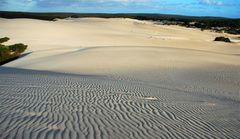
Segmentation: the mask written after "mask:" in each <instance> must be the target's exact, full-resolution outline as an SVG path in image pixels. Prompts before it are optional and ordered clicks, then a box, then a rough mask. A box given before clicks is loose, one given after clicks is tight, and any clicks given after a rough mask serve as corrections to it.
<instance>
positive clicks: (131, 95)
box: [0, 68, 240, 139]
mask: <svg viewBox="0 0 240 139" xmlns="http://www.w3.org/2000/svg"><path fill="white" fill-rule="evenodd" d="M0 103H1V105H0V138H3V139H7V138H9V139H11V138H13V139H15V138H24V139H28V138H29V139H61V138H62V139H63V138H65V139H66V138H72V139H79V138H163V139H168V138H203V139H216V138H236V139H237V138H239V137H240V132H239V127H240V122H239V121H240V115H239V113H240V110H239V106H240V104H239V101H231V100H228V101H222V100H219V99H217V98H211V97H210V98H209V97H208V96H206V95H200V94H195V93H189V92H186V91H184V90H182V91H181V90H175V91H174V89H169V88H167V87H166V88H163V87H159V86H150V85H147V84H144V83H141V82H137V81H136V80H134V81H131V80H127V81H124V79H122V80H118V79H116V78H114V77H105V76H95V75H70V74H60V73H51V72H40V71H31V70H20V69H11V68H0Z"/></svg>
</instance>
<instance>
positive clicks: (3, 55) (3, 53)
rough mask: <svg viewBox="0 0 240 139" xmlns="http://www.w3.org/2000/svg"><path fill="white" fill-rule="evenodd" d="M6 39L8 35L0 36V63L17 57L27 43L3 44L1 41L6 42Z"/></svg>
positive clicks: (25, 47)
mask: <svg viewBox="0 0 240 139" xmlns="http://www.w3.org/2000/svg"><path fill="white" fill-rule="evenodd" d="M8 40H9V38H8V37H4V38H0V65H1V64H2V63H5V62H6V61H9V60H11V59H15V58H17V57H18V56H19V55H20V54H21V53H22V52H24V51H25V50H26V49H27V45H24V44H22V43H18V44H13V45H4V44H3V43H4V42H7V41H8Z"/></svg>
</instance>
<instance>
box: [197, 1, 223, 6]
mask: <svg viewBox="0 0 240 139" xmlns="http://www.w3.org/2000/svg"><path fill="white" fill-rule="evenodd" d="M199 2H200V3H201V4H205V5H217V6H222V5H223V2H222V1H219V0H199Z"/></svg>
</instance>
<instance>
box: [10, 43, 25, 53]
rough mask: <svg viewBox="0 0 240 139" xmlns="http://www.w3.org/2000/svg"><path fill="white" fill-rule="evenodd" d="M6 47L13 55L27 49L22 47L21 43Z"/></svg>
mask: <svg viewBox="0 0 240 139" xmlns="http://www.w3.org/2000/svg"><path fill="white" fill-rule="evenodd" d="M8 47H9V50H10V51H12V52H15V53H22V52H24V51H25V50H26V49H27V45H24V44H22V43H18V44H13V45H9V46H8Z"/></svg>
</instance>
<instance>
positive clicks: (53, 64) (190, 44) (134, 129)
mask: <svg viewBox="0 0 240 139" xmlns="http://www.w3.org/2000/svg"><path fill="white" fill-rule="evenodd" d="M223 35H224V36H227V37H231V38H233V40H234V41H235V40H236V39H235V38H237V37H239V36H234V35H229V34H218V33H214V32H210V31H204V32H202V31H200V30H198V29H190V28H184V27H179V26H163V25H154V24H152V23H151V22H145V21H137V20H132V19H99V18H83V19H65V20H58V21H56V22H50V21H40V20H31V19H11V20H9V19H0V36H7V37H10V38H11V41H10V42H9V43H17V42H22V43H25V44H28V45H29V48H28V50H27V52H32V53H30V54H29V55H27V56H25V57H22V58H20V59H18V60H15V61H13V62H10V63H8V64H5V65H4V66H3V67H2V68H0V92H1V93H0V102H1V104H4V105H2V106H1V108H0V115H3V116H1V117H0V127H1V128H0V138H1V135H2V136H3V137H7V138H13V137H14V133H15V135H17V136H25V138H44V137H45V138H69V137H71V138H101V137H102V138H113V137H114V138H161V137H162V138H187V137H190V138H220V137H223V138H237V137H239V136H240V134H239V133H240V132H239V126H240V123H239V121H240V115H239V113H240V110H239V107H240V43H239V42H238V41H235V42H236V43H231V44H230V43H223V42H214V41H213V40H214V38H215V37H216V36H223ZM7 67H11V68H21V69H9V68H7ZM26 69H30V70H31V71H28V70H26ZM34 70H45V71H52V72H41V71H34ZM53 72H61V73H69V74H60V73H53ZM70 74H75V75H70ZM11 99H13V100H11ZM19 110H20V112H16V111H19ZM4 111H5V112H4ZM6 111H7V112H6ZM8 124H10V125H11V126H7V125H8ZM28 127H30V129H31V130H28ZM23 131H24V132H25V133H22V132H23ZM11 133H12V134H11Z"/></svg>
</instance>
